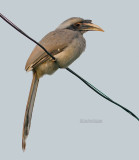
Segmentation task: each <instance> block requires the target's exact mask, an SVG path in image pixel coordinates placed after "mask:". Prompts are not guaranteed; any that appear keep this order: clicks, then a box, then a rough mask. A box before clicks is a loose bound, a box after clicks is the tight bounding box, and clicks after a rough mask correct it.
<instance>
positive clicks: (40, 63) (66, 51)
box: [22, 17, 103, 150]
mask: <svg viewBox="0 0 139 160" xmlns="http://www.w3.org/2000/svg"><path fill="white" fill-rule="evenodd" d="M87 31H102V32H103V29H102V28H100V27H99V26H98V25H95V24H93V23H92V21H91V20H85V19H82V18H79V17H73V18H70V19H68V20H66V21H64V22H63V23H62V24H60V26H59V27H58V28H56V30H54V31H52V32H50V33H48V34H47V35H46V36H44V38H43V39H42V40H41V41H40V44H41V45H42V46H43V47H44V48H46V49H47V51H48V52H49V53H51V55H53V56H54V57H55V59H56V60H53V59H52V58H51V57H50V56H49V55H47V54H46V53H45V52H44V50H43V49H42V48H40V47H39V46H38V45H37V46H36V47H35V48H34V50H33V51H32V53H31V55H30V57H29V58H28V60H27V63H26V66H25V69H26V71H32V72H33V80H32V84H31V88H30V93H29V97H28V102H27V106H26V111H25V117H24V124H23V135H22V148H23V150H25V147H26V138H27V136H28V134H29V130H30V126H31V117H32V112H33V106H34V101H35V97H36V92H37V87H38V83H39V79H40V78H41V77H42V76H43V75H45V74H48V75H51V74H53V73H54V72H55V71H56V70H57V69H58V68H66V67H68V66H69V65H70V64H71V63H72V62H74V61H75V60H76V59H77V58H78V57H79V56H80V55H81V53H82V52H83V51H84V50H85V47H86V41H85V39H84V37H83V34H84V33H85V32H87Z"/></svg>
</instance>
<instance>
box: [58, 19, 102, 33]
mask: <svg viewBox="0 0 139 160" xmlns="http://www.w3.org/2000/svg"><path fill="white" fill-rule="evenodd" d="M57 29H70V30H74V31H79V32H81V33H85V32H87V31H102V32H104V30H103V29H102V28H100V27H99V26H98V25H96V24H94V23H92V20H85V19H82V18H79V17H73V18H69V19H67V20H66V21H64V22H63V23H61V24H60V26H59V27H58V28H57Z"/></svg>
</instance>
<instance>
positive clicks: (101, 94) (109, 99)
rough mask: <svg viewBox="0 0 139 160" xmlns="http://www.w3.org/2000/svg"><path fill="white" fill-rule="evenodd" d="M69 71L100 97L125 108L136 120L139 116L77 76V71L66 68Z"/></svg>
mask: <svg viewBox="0 0 139 160" xmlns="http://www.w3.org/2000/svg"><path fill="white" fill-rule="evenodd" d="M66 69H67V70H68V71H69V72H70V73H72V74H73V75H75V76H76V77H78V78H79V79H80V80H81V81H82V82H84V83H85V84H86V85H87V86H88V87H90V88H91V89H92V90H94V91H95V92H96V93H97V94H99V95H100V96H101V97H103V98H105V99H107V100H108V101H110V102H112V103H114V104H115V105H117V106H119V107H120V108H122V109H123V110H125V111H126V112H128V113H129V114H130V115H132V116H133V117H135V118H136V119H137V120H138V121H139V118H138V117H137V116H136V115H135V114H134V113H133V112H131V111H130V110H128V109H127V108H125V107H123V106H122V105H120V104H118V103H117V102H115V101H113V100H112V99H111V98H109V97H108V96H106V95H105V94H104V93H102V92H101V91H100V90H98V89H97V88H96V87H94V86H93V85H92V84H90V83H89V82H87V81H86V80H85V79H83V78H82V77H81V76H79V75H78V74H77V73H75V72H74V71H72V70H71V69H70V68H66Z"/></svg>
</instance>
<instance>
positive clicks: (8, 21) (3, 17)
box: [0, 13, 56, 60]
mask: <svg viewBox="0 0 139 160" xmlns="http://www.w3.org/2000/svg"><path fill="white" fill-rule="evenodd" d="M0 17H1V18H2V19H3V20H4V21H6V22H7V23H8V24H9V25H11V26H12V27H13V28H15V29H16V30H17V31H18V32H20V33H21V34H23V35H24V36H25V37H27V38H28V39H30V40H31V41H33V42H34V43H36V44H37V45H38V46H40V47H41V48H42V49H43V50H44V51H45V52H46V53H47V54H48V55H49V56H50V57H51V58H53V59H54V60H56V59H55V57H53V56H52V55H51V54H50V53H49V52H48V51H47V50H46V49H45V48H44V47H43V46H42V45H41V44H39V43H38V42H37V41H35V40H34V39H33V38H31V37H30V36H28V35H27V34H26V33H25V32H23V31H22V30H21V29H20V28H18V27H17V26H16V25H15V24H13V23H12V22H11V21H10V20H9V19H7V18H6V17H5V16H4V15H2V14H1V13H0Z"/></svg>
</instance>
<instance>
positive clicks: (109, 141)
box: [0, 0, 139, 160]
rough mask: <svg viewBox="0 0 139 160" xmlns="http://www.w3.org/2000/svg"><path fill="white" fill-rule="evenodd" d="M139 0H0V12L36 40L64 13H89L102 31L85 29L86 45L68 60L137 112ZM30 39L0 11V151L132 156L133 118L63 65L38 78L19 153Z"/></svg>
mask: <svg viewBox="0 0 139 160" xmlns="http://www.w3.org/2000/svg"><path fill="white" fill-rule="evenodd" d="M138 6H139V1H138V0H132V1H129V0H128V1H127V0H116V1H112V0H105V1H104V0H97V1H96V0H90V1H89V0H86V1H75V0H70V1H65V0H59V1H54V0H51V1H47V0H39V1H34V0H24V1H19V0H12V1H11V0H1V1H0V12H1V13H3V14H4V15H5V16H7V18H9V19H10V20H11V21H12V22H14V23H15V24H16V25H17V26H19V27H20V28H21V29H22V30H23V31H25V32H26V33H27V34H29V35H30V36H32V37H33V38H34V39H35V40H37V41H39V40H40V39H41V38H42V37H43V36H44V35H46V34H47V33H48V32H50V31H52V30H54V29H55V28H56V27H57V26H58V25H59V24H60V23H61V22H63V21H64V20H66V19H67V18H70V17H82V18H84V19H92V20H93V22H94V23H95V24H97V25H99V26H101V27H102V28H103V29H104V30H105V32H104V33H103V32H88V33H86V34H85V35H84V37H85V38H86V41H87V48H86V50H85V52H84V53H83V54H82V56H81V57H80V58H79V59H78V60H77V61H75V62H74V63H73V64H72V65H71V66H70V68H71V69H73V70H74V71H75V72H77V73H78V74H80V75H81V76H83V77H84V78H85V79H86V80H88V81H89V82H90V83H92V84H93V85H95V86H96V87H97V88H98V89H100V90H101V91H103V92H104V93H105V94H106V95H108V96H109V97H111V98H112V99H114V100H115V101H117V102H119V103H120V104H122V105H124V106H125V107H127V108H128V109H130V110H132V111H133V112H134V113H135V114H136V115H138V116H139V94H138V93H139V75H138V73H139V29H138V28H139V9H138ZM34 46H35V44H34V43H32V42H31V41H30V40H28V39H27V38H25V37H24V36H22V35H21V34H20V33H18V32H17V31H15V30H14V29H13V28H11V27H10V26H9V25H8V24H7V23H5V22H4V21H3V20H2V19H0V60H1V61H0V75H1V76H0V97H1V98H0V127H1V128H0V159H3V160H9V159H14V160H25V159H26V160H31V159H33V160H38V159H45V160H71V159H72V160H77V159H78V160H85V159H86V160H92V159H93V160H102V159H103V160H117V159H119V160H123V159H126V160H131V159H133V160H138V159H139V153H138V144H139V138H138V135H139V124H138V123H139V122H138V121H137V120H136V119H134V118H133V117H131V116H130V115H129V114H127V113H126V112H125V111H123V110H122V109H120V108H118V107H117V106H115V105H114V104H112V103H110V102H108V101H106V100H105V99H103V98H101V97H100V96H99V95H97V94H96V93H95V92H93V91H92V90H90V89H89V88H88V87H87V86H85V85H84V84H83V83H82V82H81V81H80V80H78V79H77V78H76V77H74V76H73V75H71V74H70V73H68V72H67V71H66V70H64V69H63V70H62V69H61V70H59V71H57V72H56V73H55V74H54V75H52V76H47V75H46V76H44V77H43V78H42V79H41V80H40V83H39V88H38V92H37V96H36V101H35V106H34V112H33V118H32V125H31V130H30V134H29V137H28V139H27V147H26V151H25V152H24V153H23V151H22V148H21V142H22V141H21V140H22V127H23V120H24V114H25V108H26V103H27V99H28V94H29V89H30V84H31V81H32V73H31V72H29V73H26V72H25V70H24V66H25V63H26V61H27V59H28V57H29V55H30V53H31V51H32V49H33V48H34ZM81 119H84V120H86V119H90V120H93V121H100V123H80V120H81Z"/></svg>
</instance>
